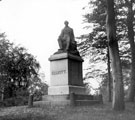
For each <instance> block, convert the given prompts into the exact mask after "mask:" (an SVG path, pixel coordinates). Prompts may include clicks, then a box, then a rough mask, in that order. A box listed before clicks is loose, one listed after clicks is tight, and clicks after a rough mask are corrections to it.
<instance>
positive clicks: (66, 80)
mask: <svg viewBox="0 0 135 120" xmlns="http://www.w3.org/2000/svg"><path fill="white" fill-rule="evenodd" d="M49 60H50V87H49V89H48V95H64V94H70V93H71V92H73V93H76V94H85V88H84V87H83V81H82V62H83V59H82V58H81V57H80V56H79V55H74V54H70V53H68V52H63V53H59V54H54V55H52V56H50V58H49Z"/></svg>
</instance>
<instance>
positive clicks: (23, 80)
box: [0, 34, 40, 97]
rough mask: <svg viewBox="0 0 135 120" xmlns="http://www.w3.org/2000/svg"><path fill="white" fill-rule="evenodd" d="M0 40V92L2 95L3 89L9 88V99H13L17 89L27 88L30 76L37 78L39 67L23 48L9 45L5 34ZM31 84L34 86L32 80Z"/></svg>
mask: <svg viewBox="0 0 135 120" xmlns="http://www.w3.org/2000/svg"><path fill="white" fill-rule="evenodd" d="M0 38H1V39H0V73H1V76H0V78H1V79H0V81H1V82H0V91H1V92H2V93H3V94H4V89H5V88H6V89H9V88H10V93H9V97H13V96H16V93H15V91H17V90H18V89H20V88H23V89H27V88H28V87H29V85H30V78H32V76H36V77H37V78H38V77H39V76H38V74H39V69H40V65H39V63H38V62H37V60H36V58H35V57H34V56H33V55H31V54H29V53H28V52H27V50H26V49H25V48H24V47H20V46H15V45H14V44H13V43H10V42H9V41H8V40H7V39H6V37H5V34H1V35H0ZM36 81H39V79H37V80H36ZM32 83H33V84H35V80H34V79H31V84H32Z"/></svg>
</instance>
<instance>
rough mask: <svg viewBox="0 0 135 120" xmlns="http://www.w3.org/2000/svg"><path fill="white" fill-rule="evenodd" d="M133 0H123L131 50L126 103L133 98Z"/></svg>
mask: <svg viewBox="0 0 135 120" xmlns="http://www.w3.org/2000/svg"><path fill="white" fill-rule="evenodd" d="M133 3H134V2H133V0H130V1H129V0H125V4H126V5H127V8H128V14H127V27H128V38H129V43H130V48H131V79H130V87H129V95H128V101H131V102H133V101H134V96H135V42H134V23H133V22H134V11H133Z"/></svg>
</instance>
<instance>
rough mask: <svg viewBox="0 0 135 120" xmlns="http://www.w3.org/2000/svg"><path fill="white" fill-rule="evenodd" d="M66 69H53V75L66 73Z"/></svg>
mask: <svg viewBox="0 0 135 120" xmlns="http://www.w3.org/2000/svg"><path fill="white" fill-rule="evenodd" d="M65 73H66V70H60V71H52V75H58V74H65Z"/></svg>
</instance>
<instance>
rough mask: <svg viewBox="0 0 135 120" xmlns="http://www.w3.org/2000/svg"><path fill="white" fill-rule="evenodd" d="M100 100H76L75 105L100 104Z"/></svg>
mask: <svg viewBox="0 0 135 120" xmlns="http://www.w3.org/2000/svg"><path fill="white" fill-rule="evenodd" d="M100 103H101V102H100V101H99V100H76V101H75V105H76V106H89V105H94V104H100Z"/></svg>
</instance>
